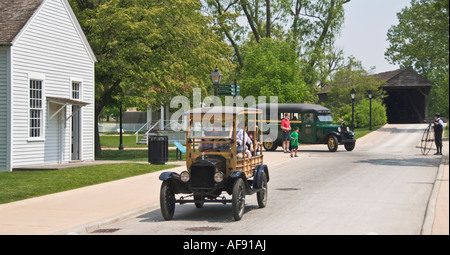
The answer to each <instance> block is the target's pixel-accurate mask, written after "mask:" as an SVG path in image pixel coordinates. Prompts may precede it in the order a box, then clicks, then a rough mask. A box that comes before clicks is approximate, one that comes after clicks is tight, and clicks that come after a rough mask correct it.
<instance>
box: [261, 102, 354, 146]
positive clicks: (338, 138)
mask: <svg viewBox="0 0 450 255" xmlns="http://www.w3.org/2000/svg"><path fill="white" fill-rule="evenodd" d="M253 107H255V108H258V109H260V110H262V111H263V116H265V120H264V121H263V125H267V126H265V127H263V128H262V130H263V147H264V149H265V150H267V151H274V150H276V149H277V147H278V146H281V145H282V138H281V136H282V134H281V133H282V132H281V120H282V119H283V118H284V114H285V113H289V115H290V123H291V128H292V130H293V129H294V128H295V127H299V142H300V143H301V144H327V145H328V150H329V151H331V152H335V151H336V150H337V149H338V145H339V144H341V145H344V147H345V149H346V150H347V151H352V150H353V149H354V148H355V143H356V140H355V133H353V132H352V131H350V129H349V127H348V126H345V125H344V123H342V124H341V125H335V124H332V122H333V118H332V117H331V111H330V110H329V109H328V108H325V107H323V106H321V105H315V104H273V103H272V104H257V105H255V106H253ZM269 128H270V129H271V130H272V131H273V130H278V132H277V135H276V136H274V135H273V132H271V133H272V134H271V135H269V131H268V130H269Z"/></svg>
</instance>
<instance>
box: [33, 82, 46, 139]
mask: <svg viewBox="0 0 450 255" xmlns="http://www.w3.org/2000/svg"><path fill="white" fill-rule="evenodd" d="M29 109H30V115H29V137H30V138H41V137H42V135H43V133H42V128H43V126H44V125H43V113H44V111H43V104H42V81H40V80H31V79H30V107H29Z"/></svg>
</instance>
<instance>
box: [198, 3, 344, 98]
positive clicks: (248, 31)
mask: <svg viewBox="0 0 450 255" xmlns="http://www.w3.org/2000/svg"><path fill="white" fill-rule="evenodd" d="M204 2H205V6H206V7H207V8H206V11H207V12H208V13H209V14H210V15H211V16H212V17H214V20H215V24H216V29H217V32H218V34H224V35H225V37H224V38H226V39H227V41H228V42H230V44H231V45H232V47H233V49H234V54H235V59H236V63H237V64H238V66H239V69H242V68H244V58H245V55H246V52H245V49H246V48H245V47H243V45H245V44H246V43H247V42H248V41H253V42H256V43H259V42H260V41H261V39H262V38H274V39H277V40H283V41H286V42H289V44H290V45H291V47H292V48H293V49H294V50H295V51H296V53H297V57H298V58H299V59H300V60H301V69H302V73H301V75H302V79H304V80H305V81H306V83H307V84H308V86H310V90H311V92H312V91H313V90H314V88H315V87H314V86H315V85H317V84H318V83H320V81H322V80H324V79H326V78H324V77H323V76H322V75H327V73H324V72H323V70H324V69H323V66H325V65H327V59H326V58H327V55H328V53H329V52H333V51H334V50H333V49H332V48H333V47H332V45H333V43H334V39H335V38H336V35H337V34H338V32H339V31H340V29H341V26H342V24H343V21H344V8H343V5H344V4H345V3H348V2H349V0H318V1H316V0H315V1H312V0H272V1H269V0H265V1H262V0H204ZM240 17H242V18H243V19H239V18H240ZM238 19H239V20H240V22H237V20H238ZM244 21H246V22H244Z"/></svg>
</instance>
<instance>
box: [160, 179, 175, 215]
mask: <svg viewBox="0 0 450 255" xmlns="http://www.w3.org/2000/svg"><path fill="white" fill-rule="evenodd" d="M159 202H160V206H161V213H162V216H163V217H164V219H165V220H171V219H172V218H173V214H174V213H175V194H174V193H173V191H172V189H171V188H170V185H169V182H168V181H163V183H162V184H161V192H160V194H159Z"/></svg>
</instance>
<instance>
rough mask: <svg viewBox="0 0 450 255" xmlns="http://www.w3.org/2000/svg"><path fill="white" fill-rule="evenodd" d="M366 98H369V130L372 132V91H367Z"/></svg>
mask: <svg viewBox="0 0 450 255" xmlns="http://www.w3.org/2000/svg"><path fill="white" fill-rule="evenodd" d="M367 96H368V97H369V130H372V97H373V95H372V90H368V91H367Z"/></svg>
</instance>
